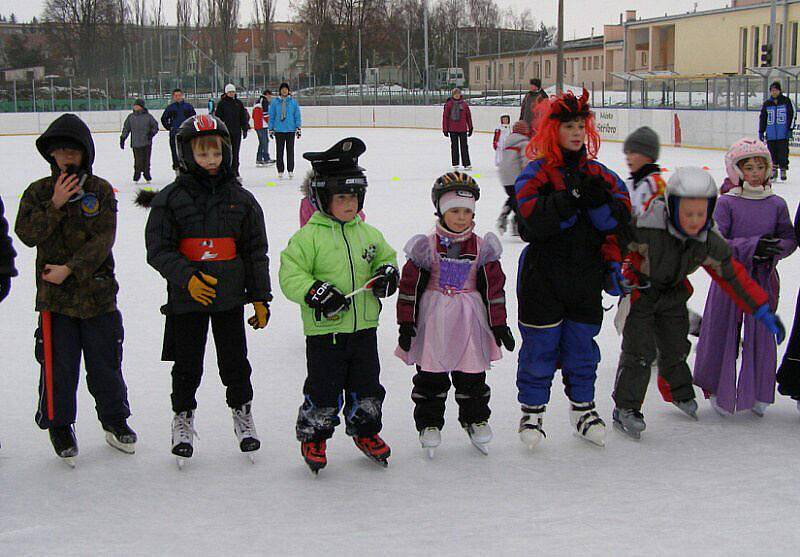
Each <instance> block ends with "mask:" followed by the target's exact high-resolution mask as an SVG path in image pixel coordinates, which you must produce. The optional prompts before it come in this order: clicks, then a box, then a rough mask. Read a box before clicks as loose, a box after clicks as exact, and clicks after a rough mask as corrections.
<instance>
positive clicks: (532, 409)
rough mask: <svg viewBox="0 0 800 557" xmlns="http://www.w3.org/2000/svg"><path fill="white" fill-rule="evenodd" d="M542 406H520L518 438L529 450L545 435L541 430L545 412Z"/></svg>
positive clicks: (544, 407)
mask: <svg viewBox="0 0 800 557" xmlns="http://www.w3.org/2000/svg"><path fill="white" fill-rule="evenodd" d="M546 408H547V407H546V406H545V405H544V404H541V405H538V406H526V405H522V418H521V419H520V421H519V438H520V440H521V441H522V442H523V443H524V444H525V446H526V447H528V448H529V449H534V448H535V447H536V445H538V444H539V443H541V441H542V439H544V438H545V437H547V434H546V433H545V432H544V429H542V421H543V418H544V412H545V410H546Z"/></svg>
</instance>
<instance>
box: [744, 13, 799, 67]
mask: <svg viewBox="0 0 800 557" xmlns="http://www.w3.org/2000/svg"><path fill="white" fill-rule="evenodd" d="M745 31H746V29H745ZM789 52H790V53H791V61H792V66H796V65H797V22H796V21H795V22H793V23H792V31H791V35H790V36H789Z"/></svg>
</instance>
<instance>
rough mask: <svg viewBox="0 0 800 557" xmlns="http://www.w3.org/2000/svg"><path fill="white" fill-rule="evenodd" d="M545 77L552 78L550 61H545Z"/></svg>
mask: <svg viewBox="0 0 800 557" xmlns="http://www.w3.org/2000/svg"><path fill="white" fill-rule="evenodd" d="M544 76H545V77H550V60H545V61H544Z"/></svg>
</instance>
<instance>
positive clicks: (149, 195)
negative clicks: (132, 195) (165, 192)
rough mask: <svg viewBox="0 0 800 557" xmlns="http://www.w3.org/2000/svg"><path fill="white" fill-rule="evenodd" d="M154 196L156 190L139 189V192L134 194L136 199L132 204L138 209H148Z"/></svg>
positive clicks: (156, 193)
mask: <svg viewBox="0 0 800 557" xmlns="http://www.w3.org/2000/svg"><path fill="white" fill-rule="evenodd" d="M156 195H158V190H152V189H139V191H137V192H136V199H134V201H133V202H134V203H135V204H136V205H138V206H139V207H143V208H144V209H149V208H150V206H151V205H152V204H153V199H155V197H156Z"/></svg>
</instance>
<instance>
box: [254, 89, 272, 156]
mask: <svg viewBox="0 0 800 557" xmlns="http://www.w3.org/2000/svg"><path fill="white" fill-rule="evenodd" d="M270 102H272V91H270V90H269V89H264V92H263V93H262V94H261V96H260V97H259V99H258V100H257V101H256V104H255V106H253V128H254V129H255V130H256V135H257V136H258V151H256V166H267V165H270V164H274V162H275V161H273V160H272V159H271V158H269V129H268V128H269V103H270Z"/></svg>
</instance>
